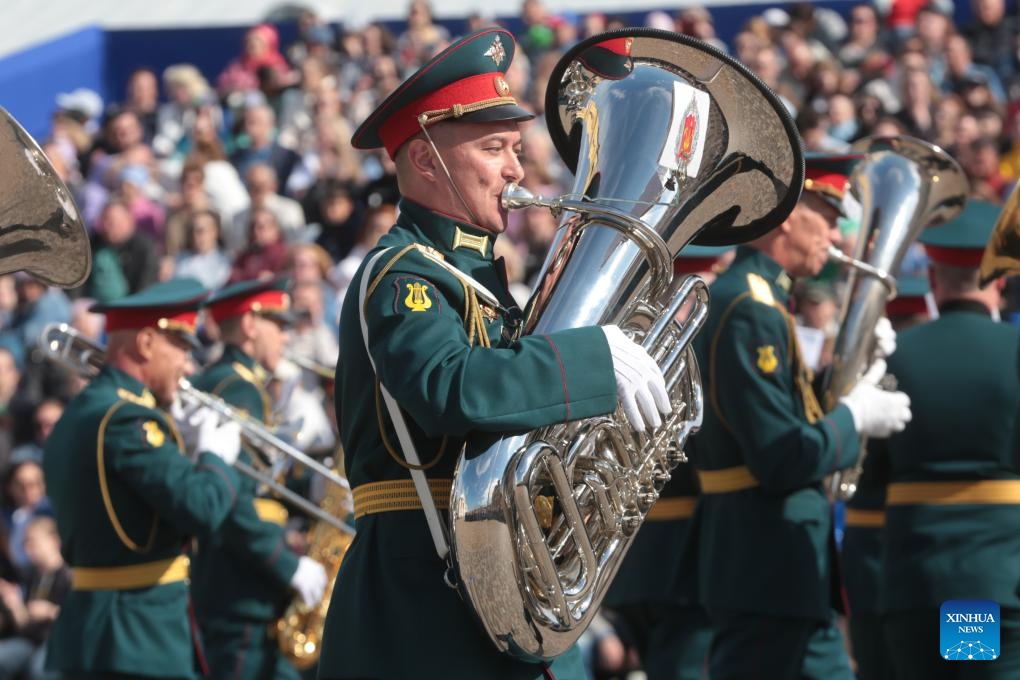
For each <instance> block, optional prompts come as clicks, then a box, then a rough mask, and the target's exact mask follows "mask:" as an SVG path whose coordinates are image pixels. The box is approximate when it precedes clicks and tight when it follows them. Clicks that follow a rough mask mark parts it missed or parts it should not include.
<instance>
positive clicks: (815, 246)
mask: <svg viewBox="0 0 1020 680" xmlns="http://www.w3.org/2000/svg"><path fill="white" fill-rule="evenodd" d="M838 217H839V213H838V212H837V211H836V209H835V208H834V207H832V205H830V204H829V203H827V202H826V201H825V200H823V199H821V198H818V197H817V196H815V195H814V194H811V193H807V192H805V194H804V195H803V196H802V197H801V200H800V202H799V203H797V207H796V208H794V209H793V212H792V213H790V217H789V218H788V219H787V224H788V225H789V228H788V243H789V247H790V255H791V257H790V263H789V264H788V265H787V269H788V271H789V273H790V274H792V275H793V276H817V275H818V273H819V272H820V271H822V267H824V266H825V263H826V262H828V261H829V246H830V245H839V244H840V243H842V241H843V238H842V236H841V235H840V233H839V226H838V224H837V219H838Z"/></svg>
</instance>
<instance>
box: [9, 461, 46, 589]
mask: <svg viewBox="0 0 1020 680" xmlns="http://www.w3.org/2000/svg"><path fill="white" fill-rule="evenodd" d="M3 480H4V485H3V504H2V506H0V509H2V512H3V518H4V523H5V525H6V526H7V530H8V534H7V535H8V539H9V541H10V543H9V545H8V557H9V558H10V561H11V564H13V565H14V568H15V569H17V570H18V572H19V573H25V572H27V571H28V569H29V567H30V565H29V561H28V554H27V553H26V552H25V529H26V528H27V527H28V524H29V522H31V521H32V519H33V518H35V517H36V516H38V515H49V514H51V510H50V504H49V499H47V498H46V482H45V481H44V479H43V469H42V463H41V462H40V461H36V460H32V459H31V458H26V459H21V460H17V459H14V458H12V459H11V461H10V464H9V465H8V466H7V469H6V470H5V471H4V473H3Z"/></svg>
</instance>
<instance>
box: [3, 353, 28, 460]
mask: <svg viewBox="0 0 1020 680" xmlns="http://www.w3.org/2000/svg"><path fill="white" fill-rule="evenodd" d="M34 407H35V404H34V403H33V402H32V400H31V399H30V398H29V397H28V395H26V394H25V390H24V381H23V380H22V376H21V369H20V368H19V367H18V362H17V359H16V357H15V355H14V353H13V352H11V350H10V349H8V348H7V347H5V346H3V345H0V471H2V470H6V469H7V467H8V466H9V464H10V461H11V454H12V452H13V450H14V448H15V446H16V445H17V444H20V443H21V442H22V441H24V440H25V439H24V438H22V437H20V434H19V432H18V429H17V428H18V426H19V425H24V424H25V423H30V422H31V414H32V412H33V409H34ZM21 429H24V428H21Z"/></svg>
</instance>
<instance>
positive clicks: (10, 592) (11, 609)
mask: <svg viewBox="0 0 1020 680" xmlns="http://www.w3.org/2000/svg"><path fill="white" fill-rule="evenodd" d="M24 550H25V553H26V554H27V555H28V559H29V562H30V564H31V570H30V572H29V574H28V576H27V578H26V579H24V581H23V583H24V588H22V587H21V586H20V585H17V584H14V583H11V582H10V581H0V602H2V604H3V610H4V611H3V618H4V623H5V624H6V625H5V627H6V628H7V632H8V633H9V635H10V636H9V637H5V638H4V639H3V640H0V678H23V680H54V679H55V678H58V677H59V675H58V674H54V673H49V672H47V671H46V670H45V669H44V662H45V660H46V640H47V638H48V636H49V632H50V629H51V628H52V626H53V622H54V621H55V620H56V619H57V616H58V615H59V614H60V605H61V603H62V602H63V601H64V597H65V596H66V595H67V593H68V591H69V590H70V589H71V572H70V569H68V568H67V566H66V565H65V564H64V558H63V556H62V555H61V553H60V536H59V534H58V533H57V524H56V522H55V521H54V520H53V518H52V517H36V518H34V519H33V520H32V521H31V522H30V523H29V525H28V527H27V528H26V529H25V540H24Z"/></svg>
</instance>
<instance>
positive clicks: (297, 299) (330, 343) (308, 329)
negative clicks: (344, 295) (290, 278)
mask: <svg viewBox="0 0 1020 680" xmlns="http://www.w3.org/2000/svg"><path fill="white" fill-rule="evenodd" d="M291 297H292V298H293V300H294V302H293V308H294V312H295V314H296V315H297V322H296V323H295V324H294V327H293V328H292V329H291V330H290V339H289V342H288V343H287V348H288V350H290V352H291V353H292V354H294V355H297V356H298V357H302V358H305V359H310V360H312V361H314V362H315V363H316V364H318V365H320V366H329V367H335V366H336V362H337V358H338V357H339V356H340V346H339V344H337V336H336V333H335V332H334V330H333V328H332V327H330V326H328V325H326V322H325V316H324V315H325V309H326V305H327V298H326V297H324V295H323V288H322V286H321V285H319V283H317V282H314V281H306V282H302V283H295V284H294V287H293V289H292V290H291ZM332 303H333V299H332V295H330V297H329V298H328V304H330V305H332ZM320 380H321V377H320V376H318V375H313V374H312V372H310V371H304V375H303V376H302V383H303V385H304V387H305V389H307V390H309V391H314V390H317V389H318V388H319V381H320ZM320 393H321V392H320Z"/></svg>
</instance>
